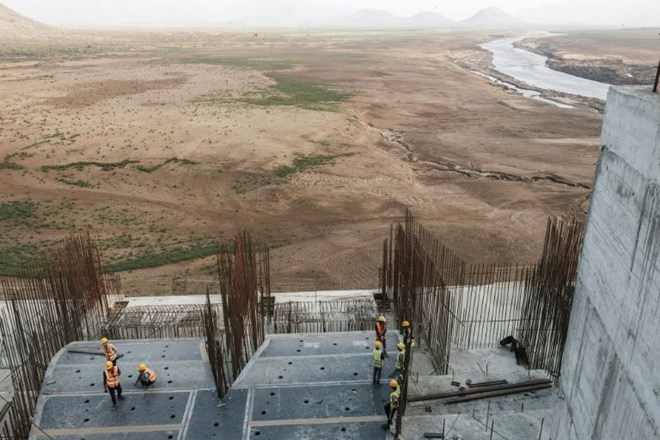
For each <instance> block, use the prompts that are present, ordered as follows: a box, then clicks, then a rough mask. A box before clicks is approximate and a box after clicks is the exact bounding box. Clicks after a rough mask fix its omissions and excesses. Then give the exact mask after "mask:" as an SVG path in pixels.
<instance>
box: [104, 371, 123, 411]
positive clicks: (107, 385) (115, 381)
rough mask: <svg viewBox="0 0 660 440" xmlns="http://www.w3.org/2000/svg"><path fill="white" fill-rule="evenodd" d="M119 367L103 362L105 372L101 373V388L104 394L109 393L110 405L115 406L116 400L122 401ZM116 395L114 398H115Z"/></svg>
mask: <svg viewBox="0 0 660 440" xmlns="http://www.w3.org/2000/svg"><path fill="white" fill-rule="evenodd" d="M120 374H121V371H119V367H117V366H115V365H112V361H106V362H105V370H104V371H103V388H104V390H105V392H106V393H108V392H109V393H110V398H111V399H112V405H113V406H114V405H117V399H118V398H119V399H123V397H122V395H121V383H120V381H119V375H120ZM115 394H116V396H115Z"/></svg>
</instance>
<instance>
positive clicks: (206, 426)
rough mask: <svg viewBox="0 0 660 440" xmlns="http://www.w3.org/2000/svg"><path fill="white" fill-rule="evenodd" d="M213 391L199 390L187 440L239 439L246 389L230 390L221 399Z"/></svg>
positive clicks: (241, 433) (241, 434)
mask: <svg viewBox="0 0 660 440" xmlns="http://www.w3.org/2000/svg"><path fill="white" fill-rule="evenodd" d="M220 402H221V400H220V399H218V397H217V395H216V393H215V391H199V392H198V393H197V398H196V399H195V406H194V411H193V414H192V417H191V418H190V426H189V428H188V432H187V436H186V438H187V439H189V440H196V439H208V438H222V439H241V438H242V437H243V420H244V419H245V405H246V402H247V390H230V391H229V393H228V394H227V395H226V396H224V398H223V399H222V403H224V405H223V406H221V407H218V404H219V403H220Z"/></svg>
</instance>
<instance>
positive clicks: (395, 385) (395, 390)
mask: <svg viewBox="0 0 660 440" xmlns="http://www.w3.org/2000/svg"><path fill="white" fill-rule="evenodd" d="M389 385H390V388H392V392H391V393H390V401H389V402H388V403H387V405H385V414H386V415H387V423H386V424H384V425H383V429H389V427H390V425H391V424H392V420H393V419H394V414H395V413H396V410H397V409H399V398H400V397H401V388H400V387H399V382H397V381H396V380H394V379H392V380H390V384H389Z"/></svg>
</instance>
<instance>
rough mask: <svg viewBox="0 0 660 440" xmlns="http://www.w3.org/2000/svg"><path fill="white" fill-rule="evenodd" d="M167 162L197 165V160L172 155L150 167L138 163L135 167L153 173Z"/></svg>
mask: <svg viewBox="0 0 660 440" xmlns="http://www.w3.org/2000/svg"><path fill="white" fill-rule="evenodd" d="M169 163H178V164H181V165H197V164H198V163H199V162H195V161H194V160H188V159H179V158H177V157H172V158H170V159H167V160H166V161H165V162H163V163H160V164H157V165H153V166H150V167H147V166H144V165H138V166H137V167H136V168H137V169H138V170H140V171H143V172H145V173H153V172H154V171H156V170H158V169H160V168H162V167H164V166H165V165H167V164H169Z"/></svg>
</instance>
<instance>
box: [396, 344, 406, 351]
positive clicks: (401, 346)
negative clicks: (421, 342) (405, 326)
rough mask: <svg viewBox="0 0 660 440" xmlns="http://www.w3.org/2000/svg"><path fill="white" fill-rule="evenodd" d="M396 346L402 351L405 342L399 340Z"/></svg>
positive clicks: (404, 347)
mask: <svg viewBox="0 0 660 440" xmlns="http://www.w3.org/2000/svg"><path fill="white" fill-rule="evenodd" d="M396 348H398V349H399V350H402V351H403V350H405V349H406V344H404V343H403V342H399V343H398V344H396Z"/></svg>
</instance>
